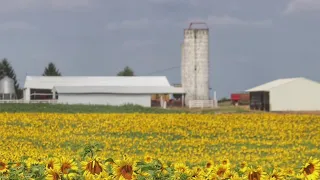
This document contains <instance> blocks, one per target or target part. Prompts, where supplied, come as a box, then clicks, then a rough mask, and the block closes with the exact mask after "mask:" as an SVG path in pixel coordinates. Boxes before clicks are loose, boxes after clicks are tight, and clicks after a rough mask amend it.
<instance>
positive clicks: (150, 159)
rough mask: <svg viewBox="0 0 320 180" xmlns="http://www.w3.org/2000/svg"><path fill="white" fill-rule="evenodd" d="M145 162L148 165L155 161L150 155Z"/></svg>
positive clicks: (145, 158)
mask: <svg viewBox="0 0 320 180" xmlns="http://www.w3.org/2000/svg"><path fill="white" fill-rule="evenodd" d="M144 161H145V162H146V163H151V162H152V161H153V158H152V157H151V156H150V155H146V156H145V157H144Z"/></svg>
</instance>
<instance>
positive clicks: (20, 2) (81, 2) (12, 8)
mask: <svg viewBox="0 0 320 180" xmlns="http://www.w3.org/2000/svg"><path fill="white" fill-rule="evenodd" d="M90 2H92V1H90V0H45V1H44V0H0V4H1V6H0V13H12V12H21V11H28V10H30V9H33V10H34V9H39V8H41V9H60V10H68V9H71V8H77V7H88V6H89V5H90V4H91V3H90Z"/></svg>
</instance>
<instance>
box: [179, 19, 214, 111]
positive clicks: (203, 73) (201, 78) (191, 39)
mask: <svg viewBox="0 0 320 180" xmlns="http://www.w3.org/2000/svg"><path fill="white" fill-rule="evenodd" d="M194 24H203V25H205V26H206V27H205V28H193V27H192V25H194ZM182 53H183V55H182V60H181V61H182V68H181V69H182V70H181V73H182V78H181V79H182V86H183V88H184V89H185V91H186V96H185V102H186V104H187V105H188V104H189V100H208V99H209V28H208V27H207V25H206V24H205V23H191V24H190V26H189V28H188V29H184V41H183V45H182Z"/></svg>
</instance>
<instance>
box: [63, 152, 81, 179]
mask: <svg viewBox="0 0 320 180" xmlns="http://www.w3.org/2000/svg"><path fill="white" fill-rule="evenodd" d="M77 170H78V166H77V164H76V163H75V162H74V161H73V159H66V158H65V157H62V158H61V161H60V171H61V173H62V175H63V178H65V179H73V178H75V176H77V173H76V171H77Z"/></svg>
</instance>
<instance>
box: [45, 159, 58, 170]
mask: <svg viewBox="0 0 320 180" xmlns="http://www.w3.org/2000/svg"><path fill="white" fill-rule="evenodd" d="M59 167H60V164H59V159H57V158H49V159H48V160H47V161H46V169H57V168H58V169H59Z"/></svg>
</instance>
